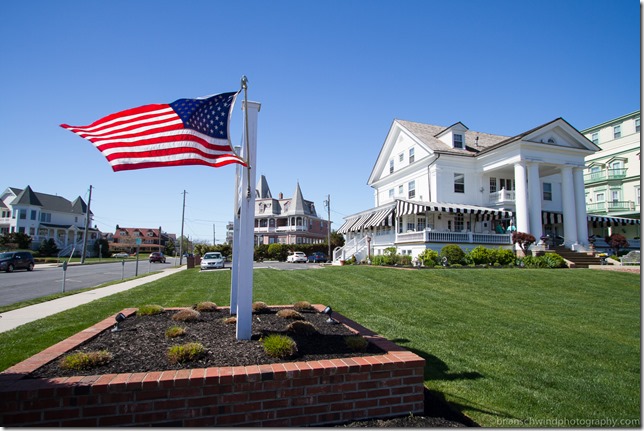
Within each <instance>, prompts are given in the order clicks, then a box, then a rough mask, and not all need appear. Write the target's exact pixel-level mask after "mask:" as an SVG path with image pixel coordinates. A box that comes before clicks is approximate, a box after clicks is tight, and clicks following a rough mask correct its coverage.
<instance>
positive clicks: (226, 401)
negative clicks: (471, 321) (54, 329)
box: [0, 304, 425, 426]
mask: <svg viewBox="0 0 644 431" xmlns="http://www.w3.org/2000/svg"><path fill="white" fill-rule="evenodd" d="M314 307H315V308H316V310H317V311H322V310H323V309H324V306H323V305H319V304H318V305H315V306H314ZM221 308H224V307H221ZM121 312H122V313H123V314H125V315H126V316H130V315H132V314H134V313H135V312H136V309H135V308H127V309H124V310H122V311H121ZM333 318H334V319H336V320H338V321H339V322H341V323H343V324H344V325H346V326H347V327H349V328H350V329H351V330H352V331H354V332H356V333H358V334H360V335H362V336H364V337H366V338H367V339H368V340H369V341H370V342H372V343H373V344H375V345H376V346H378V347H379V348H381V349H382V350H384V351H385V352H386V353H384V354H380V355H372V356H361V357H351V358H341V359H329V360H319V361H300V362H284V363H277V364H263V365H252V366H244V367H211V368H196V369H184V370H171V371H168V370H165V371H163V370H161V371H153V372H147V373H123V374H106V375H97V376H73V377H60V378H53V379H25V378H24V377H25V376H26V375H27V374H28V373H30V372H32V371H34V370H35V369H37V368H39V367H40V366H42V365H44V364H45V363H48V362H51V361H52V360H55V359H56V358H58V357H59V356H61V355H62V354H64V353H66V352H67V351H69V350H71V349H73V348H74V347H76V346H77V345H79V344H80V343H82V342H84V341H87V340H89V339H91V338H93V337H95V336H97V335H98V334H99V333H101V332H102V331H105V330H108V329H109V328H111V327H112V326H113V325H114V316H112V317H109V318H107V319H104V320H103V321H101V322H98V323H97V324H95V325H93V326H92V327H90V328H88V329H85V330H83V331H81V332H79V333H77V334H75V335H73V336H71V337H69V338H67V339H66V340H63V341H61V342H59V343H57V344H55V345H53V346H51V347H49V348H47V349H45V350H43V351H42V352H40V353H38V354H36V355H34V356H32V357H30V358H28V359H26V360H25V361H22V362H20V363H19V364H16V365H14V366H13V367H11V368H9V369H7V370H5V371H4V372H2V373H0V399H1V401H0V414H1V416H0V425H2V426H15V425H21V426H114V425H118V426H141V425H170V426H310V425H327V424H332V423H341V422H347V421H352V420H358V419H369V418H375V417H392V416H399V415H405V414H410V413H413V414H422V412H423V411H424V396H423V389H424V386H423V381H424V377H423V376H424V366H425V360H424V359H423V358H421V357H419V356H418V355H416V354H414V353H412V352H410V351H408V350H405V349H403V348H401V347H399V346H398V345H396V344H395V343H392V342H391V341H389V340H386V339H385V338H382V337H380V336H379V335H378V334H376V333H374V332H372V331H370V330H369V329H367V328H364V327H363V326H361V325H359V324H357V323H356V322H353V321H352V320H350V319H348V318H346V317H344V316H342V315H340V314H338V313H336V312H334V313H333Z"/></svg>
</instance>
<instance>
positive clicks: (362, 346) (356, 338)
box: [344, 335, 369, 352]
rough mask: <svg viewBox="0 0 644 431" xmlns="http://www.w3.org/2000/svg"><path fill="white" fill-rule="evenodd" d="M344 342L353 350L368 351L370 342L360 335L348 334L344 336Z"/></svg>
mask: <svg viewBox="0 0 644 431" xmlns="http://www.w3.org/2000/svg"><path fill="white" fill-rule="evenodd" d="M344 343H345V344H346V345H347V347H348V348H349V349H351V350H352V351H353V352H366V351H367V346H368V345H369V342H368V341H367V339H366V338H364V337H361V336H360V335H348V336H346V337H344Z"/></svg>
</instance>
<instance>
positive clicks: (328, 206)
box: [324, 195, 333, 259]
mask: <svg viewBox="0 0 644 431" xmlns="http://www.w3.org/2000/svg"><path fill="white" fill-rule="evenodd" d="M324 206H325V207H326V210H327V231H326V242H327V244H328V246H329V253H328V254H327V256H328V257H329V259H333V256H331V195H326V200H325V201H324Z"/></svg>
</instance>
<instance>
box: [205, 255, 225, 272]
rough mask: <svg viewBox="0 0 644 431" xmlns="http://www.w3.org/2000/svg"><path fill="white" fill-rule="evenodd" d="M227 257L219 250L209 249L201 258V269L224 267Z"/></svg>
mask: <svg viewBox="0 0 644 431" xmlns="http://www.w3.org/2000/svg"><path fill="white" fill-rule="evenodd" d="M224 262H225V259H224V257H223V256H222V255H221V253H219V252H218V251H209V252H208V253H206V254H204V255H203V257H202V258H201V269H211V268H223V267H224Z"/></svg>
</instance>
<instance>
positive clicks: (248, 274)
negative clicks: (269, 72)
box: [237, 102, 261, 340]
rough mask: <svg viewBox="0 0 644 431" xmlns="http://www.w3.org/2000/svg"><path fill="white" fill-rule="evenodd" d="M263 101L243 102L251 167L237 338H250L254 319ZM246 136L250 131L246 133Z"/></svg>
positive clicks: (243, 207)
mask: <svg viewBox="0 0 644 431" xmlns="http://www.w3.org/2000/svg"><path fill="white" fill-rule="evenodd" d="M260 106H261V105H260V104H259V103H257V102H248V106H246V103H244V104H243V105H242V109H243V110H245V111H247V112H246V115H247V118H248V124H247V127H246V129H245V130H247V131H248V136H246V142H247V144H248V152H247V154H245V158H246V161H247V162H248V165H249V166H248V167H244V168H243V169H242V181H241V182H242V189H241V192H242V198H241V200H240V218H239V244H237V247H239V248H240V249H239V263H238V266H237V270H238V271H239V272H238V274H237V282H238V285H237V339H238V340H250V337H251V335H252V331H251V324H252V321H253V309H252V307H253V250H254V247H253V244H254V226H255V177H256V175H255V173H256V172H257V114H258V113H259V108H260ZM244 135H246V133H244Z"/></svg>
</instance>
